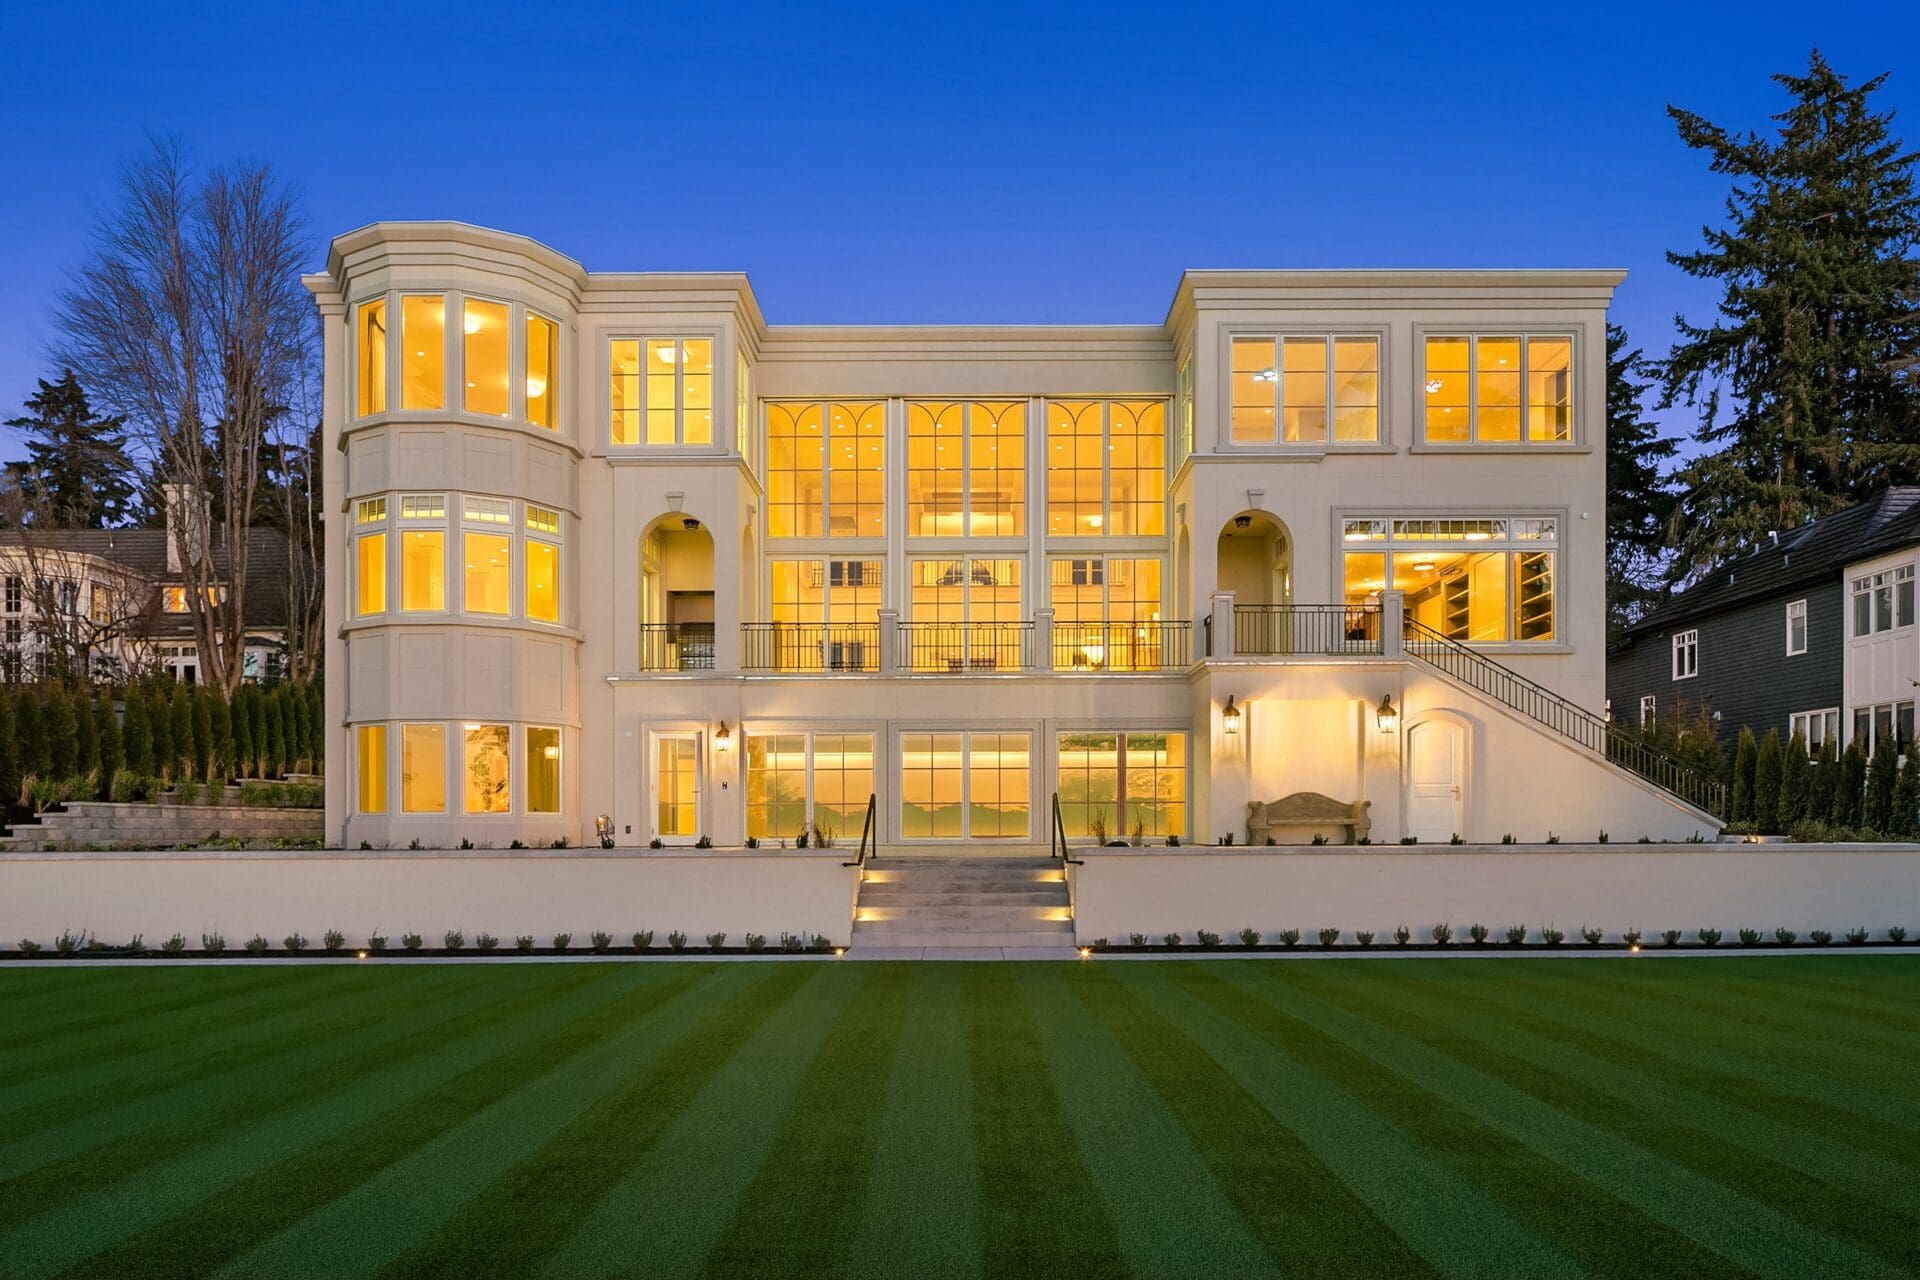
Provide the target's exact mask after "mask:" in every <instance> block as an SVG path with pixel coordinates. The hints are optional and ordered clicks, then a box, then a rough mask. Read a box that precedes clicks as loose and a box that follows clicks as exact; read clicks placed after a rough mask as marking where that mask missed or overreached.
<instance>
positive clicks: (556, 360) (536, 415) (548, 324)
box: [527, 311, 560, 431]
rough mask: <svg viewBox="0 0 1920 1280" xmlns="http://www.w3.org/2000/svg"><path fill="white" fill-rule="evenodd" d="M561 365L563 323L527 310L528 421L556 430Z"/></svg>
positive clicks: (537, 425)
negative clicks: (556, 379) (556, 391)
mask: <svg viewBox="0 0 1920 1280" xmlns="http://www.w3.org/2000/svg"><path fill="white" fill-rule="evenodd" d="M559 364H560V326H558V325H556V324H555V323H554V322H553V321H551V320H549V319H547V318H546V317H545V316H537V315H534V314H533V313H532V312H531V311H529V312H528V313H527V421H528V422H530V423H532V424H533V425H534V426H536V427H545V428H547V429H548V430H549V431H551V430H553V429H554V426H555V425H556V424H555V420H554V416H553V397H554V388H553V381H554V377H555V374H556V370H557V369H558V367H559Z"/></svg>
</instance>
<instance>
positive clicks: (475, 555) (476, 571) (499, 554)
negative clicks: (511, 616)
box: [461, 533, 513, 617]
mask: <svg viewBox="0 0 1920 1280" xmlns="http://www.w3.org/2000/svg"><path fill="white" fill-rule="evenodd" d="M511 542H512V540H511V539H509V538H508V537H507V535H506V534H504V533H467V534H465V535H463V537H462V539H461V555H462V556H463V557H464V564H465V575H464V584H465V585H464V595H463V599H464V600H465V602H466V610H467V612H468V613H490V614H496V615H500V616H503V617H504V616H505V615H506V613H507V612H508V610H509V604H508V601H509V600H510V598H511V591H510V584H511V582H512V580H513V569H512V563H511V560H510V555H511V552H510V549H509V548H510V546H511Z"/></svg>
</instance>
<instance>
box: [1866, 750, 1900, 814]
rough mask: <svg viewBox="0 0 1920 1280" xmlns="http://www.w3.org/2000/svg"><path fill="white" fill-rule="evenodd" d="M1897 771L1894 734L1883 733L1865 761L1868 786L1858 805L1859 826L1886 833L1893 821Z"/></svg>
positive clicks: (1898, 758)
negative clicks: (1871, 753)
mask: <svg viewBox="0 0 1920 1280" xmlns="http://www.w3.org/2000/svg"><path fill="white" fill-rule="evenodd" d="M1899 773H1900V753H1899V752H1898V751H1897V750H1895V748H1894V745H1893V735H1892V734H1890V733H1889V734H1885V735H1883V736H1882V737H1881V739H1880V745H1879V746H1877V747H1875V748H1874V750H1873V758H1872V759H1871V760H1870V761H1869V762H1868V764H1867V789H1866V792H1865V796H1864V799H1863V800H1862V801H1861V805H1860V825H1861V826H1863V827H1865V828H1866V829H1867V830H1868V831H1877V832H1880V833H1882V834H1885V832H1886V831H1887V828H1888V826H1889V825H1890V824H1891V823H1892V822H1893V787H1894V783H1895V782H1896V781H1898V775H1899Z"/></svg>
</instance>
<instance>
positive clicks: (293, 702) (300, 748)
mask: <svg viewBox="0 0 1920 1280" xmlns="http://www.w3.org/2000/svg"><path fill="white" fill-rule="evenodd" d="M274 692H275V693H276V694H278V695H279V697H280V700H281V702H280V714H281V716H282V718H283V719H285V720H286V722H287V772H288V773H305V772H306V770H307V704H306V696H305V695H304V694H302V693H301V692H300V686H299V685H297V684H285V685H281V686H280V688H278V689H276V690H275V691H274Z"/></svg>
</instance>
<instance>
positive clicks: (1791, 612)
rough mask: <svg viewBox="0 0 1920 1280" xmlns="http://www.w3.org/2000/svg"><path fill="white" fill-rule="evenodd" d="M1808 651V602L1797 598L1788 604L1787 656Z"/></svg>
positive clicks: (1790, 656)
mask: <svg viewBox="0 0 1920 1280" xmlns="http://www.w3.org/2000/svg"><path fill="white" fill-rule="evenodd" d="M1806 651H1807V602H1806V601H1805V600H1795V601H1794V602H1793V603H1791V604H1789V605H1788V606H1787V656H1788V657H1789V658H1792V657H1796V656H1798V655H1800V654H1803V653H1805V652H1806Z"/></svg>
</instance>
